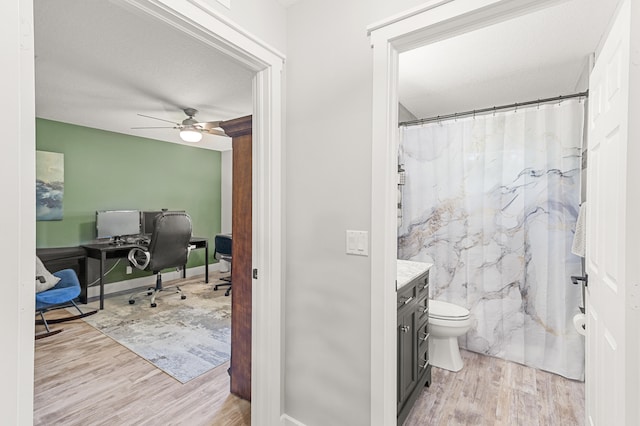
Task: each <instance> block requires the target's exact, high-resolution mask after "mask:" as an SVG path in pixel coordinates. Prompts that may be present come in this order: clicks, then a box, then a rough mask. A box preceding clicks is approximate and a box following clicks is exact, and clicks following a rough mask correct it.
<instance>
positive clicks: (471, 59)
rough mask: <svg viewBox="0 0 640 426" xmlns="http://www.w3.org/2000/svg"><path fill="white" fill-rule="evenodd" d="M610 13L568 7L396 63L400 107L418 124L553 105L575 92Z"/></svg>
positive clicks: (581, 2)
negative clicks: (537, 103)
mask: <svg viewBox="0 0 640 426" xmlns="http://www.w3.org/2000/svg"><path fill="white" fill-rule="evenodd" d="M615 6H616V1H614V0H606V1H603V0H572V1H568V2H565V3H562V4H560V5H557V6H554V7H551V8H547V9H544V10H541V11H538V12H536V13H533V14H529V15H527V16H524V17H521V18H517V19H513V20H510V21H506V22H502V23H499V24H496V25H493V26H490V27H487V28H484V29H481V30H477V31H473V32H470V33H467V34H464V35H461V36H458V37H454V38H451V39H448V40H445V41H442V42H438V43H435V44H432V45H429V46H425V47H422V48H420V49H416V50H413V51H409V52H406V53H403V54H401V55H400V74H399V93H400V102H401V103H402V104H403V105H404V106H405V108H407V109H408V110H409V111H411V112H412V113H413V114H414V115H415V116H416V117H418V118H426V117H432V116H437V115H445V114H452V113H456V112H463V111H468V110H473V109H480V108H486V107H492V106H495V105H504V104H511V103H515V102H524V101H530V100H536V99H540V98H544V97H554V96H558V95H566V94H569V93H574V92H575V91H576V90H584V89H585V88H586V87H581V88H579V87H577V83H578V80H579V78H580V76H581V74H582V73H583V71H584V70H585V69H586V66H587V64H588V56H589V54H590V53H592V52H595V50H596V47H597V45H598V42H599V40H600V37H601V35H602V34H603V33H604V31H605V30H606V28H607V25H608V22H609V19H610V17H611V16H612V14H613V12H614V10H615Z"/></svg>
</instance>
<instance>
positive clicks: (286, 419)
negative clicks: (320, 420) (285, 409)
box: [281, 414, 307, 426]
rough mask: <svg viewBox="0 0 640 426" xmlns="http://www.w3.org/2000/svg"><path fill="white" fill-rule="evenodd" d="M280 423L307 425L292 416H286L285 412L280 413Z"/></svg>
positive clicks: (291, 425)
mask: <svg viewBox="0 0 640 426" xmlns="http://www.w3.org/2000/svg"><path fill="white" fill-rule="evenodd" d="M281 424H282V426H307V425H305V424H304V423H302V422H301V421H298V420H296V419H294V418H293V417H291V416H288V415H286V414H283V415H282V418H281Z"/></svg>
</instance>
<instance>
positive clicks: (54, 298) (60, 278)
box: [35, 257, 98, 339]
mask: <svg viewBox="0 0 640 426" xmlns="http://www.w3.org/2000/svg"><path fill="white" fill-rule="evenodd" d="M36 274H37V275H36V315H40V318H41V319H39V320H36V324H39V325H44V328H45V330H46V331H45V332H42V333H39V334H36V336H35V338H36V339H42V338H43V337H49V336H53V335H54V334H58V333H60V332H62V329H61V328H60V329H57V330H51V329H50V328H49V324H58V323H61V322H67V321H72V320H76V319H80V318H84V317H88V316H89V315H93V314H95V313H96V312H98V311H97V310H94V311H91V312H82V310H81V309H80V308H79V307H78V305H76V302H74V300H73V299H75V298H77V297H78V296H79V295H80V281H79V280H78V276H77V275H76V272H75V271H74V270H73V269H63V270H61V271H57V272H54V273H53V274H51V273H50V272H49V271H47V270H46V268H45V267H44V265H42V262H41V261H40V259H39V258H38V257H36ZM70 306H73V307H74V308H76V309H77V310H78V312H79V314H78V315H73V316H66V317H63V318H56V319H50V320H48V321H47V319H46V318H45V317H44V314H45V313H46V312H48V311H50V310H54V309H61V308H66V307H70Z"/></svg>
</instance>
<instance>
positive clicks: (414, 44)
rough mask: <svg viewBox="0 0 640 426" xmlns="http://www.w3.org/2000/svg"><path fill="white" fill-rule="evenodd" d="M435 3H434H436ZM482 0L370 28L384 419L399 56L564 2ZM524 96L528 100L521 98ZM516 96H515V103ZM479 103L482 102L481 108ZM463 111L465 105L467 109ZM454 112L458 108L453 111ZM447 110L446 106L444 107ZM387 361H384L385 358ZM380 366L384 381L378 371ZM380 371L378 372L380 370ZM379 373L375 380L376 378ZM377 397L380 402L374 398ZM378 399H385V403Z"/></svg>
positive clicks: (377, 386)
mask: <svg viewBox="0 0 640 426" xmlns="http://www.w3.org/2000/svg"><path fill="white" fill-rule="evenodd" d="M434 3H436V4H434ZM533 3H534V2H528V1H513V2H506V1H482V2H476V4H474V5H470V4H462V3H460V2H440V3H437V2H431V3H430V4H428V5H425V6H424V7H422V8H419V9H415V10H413V11H411V13H407V14H406V15H405V16H403V17H396V19H394V20H393V21H388V22H385V23H381V24H378V25H376V26H375V27H370V28H369V32H370V35H371V40H372V44H373V47H374V52H373V58H374V59H373V61H374V85H373V87H374V95H373V112H374V120H373V123H374V129H373V168H374V169H375V170H378V171H381V173H378V174H374V175H373V177H372V187H373V189H372V193H373V198H372V212H373V213H372V229H380V230H381V231H380V232H377V233H372V253H371V257H372V259H371V264H372V274H371V276H372V281H373V282H372V299H373V305H374V306H382V307H383V310H384V314H383V315H380V311H376V312H375V314H373V313H372V319H371V322H372V347H373V352H374V354H375V353H376V352H377V351H378V350H379V351H380V352H381V353H385V356H384V357H383V356H381V357H380V358H377V357H375V356H373V357H372V383H373V387H372V408H371V418H372V419H376V418H381V419H384V420H383V421H382V422H381V423H380V424H383V423H385V422H391V421H393V417H394V416H395V413H394V408H395V407H393V405H392V401H394V400H395V399H394V397H395V395H394V389H395V386H396V385H395V380H396V377H395V371H396V370H395V365H396V360H395V354H394V353H393V349H392V348H394V345H395V339H396V319H395V317H394V311H393V310H394V308H395V305H394V304H393V301H394V300H395V293H394V292H393V291H392V288H391V287H392V286H388V285H385V283H389V282H392V281H393V279H395V265H394V264H393V256H394V255H395V253H396V252H397V240H396V239H397V233H396V232H395V231H396V227H397V215H396V213H397V212H396V198H397V197H396V191H397V189H396V188H397V187H396V171H397V164H396V160H397V156H396V155H397V154H396V153H397V148H398V132H397V123H398V119H397V118H398V99H399V94H398V86H397V81H398V66H399V55H400V54H401V53H403V52H408V51H410V50H412V49H415V48H418V47H421V46H425V45H428V44H431V43H436V42H438V41H442V40H448V39H450V38H452V37H455V36H458V35H461V34H466V33H469V32H471V31H473V30H475V29H478V28H483V27H486V26H489V25H493V24H495V23H498V22H504V21H507V20H509V19H512V18H515V17H519V16H524V15H527V14H529V13H531V12H534V11H537V10H540V9H542V8H545V7H550V6H554V5H557V4H560V3H562V2H561V1H546V2H544V4H542V5H541V4H540V3H542V2H537V3H538V4H533ZM522 100H527V99H526V98H525V99H522ZM517 101H519V100H518V99H514V100H512V102H517ZM483 106H486V105H481V106H478V107H483ZM463 111H464V109H463ZM450 112H451V113H454V112H457V111H455V110H454V111H450ZM442 113H447V111H442ZM385 360H386V361H385ZM381 371H382V375H383V377H382V380H381V378H380V374H381V373H380V372H381ZM376 372H377V373H376ZM374 377H375V378H377V381H374V380H373V379H374ZM375 401H377V402H378V405H376V403H374V402H375ZM380 401H384V404H381V403H380Z"/></svg>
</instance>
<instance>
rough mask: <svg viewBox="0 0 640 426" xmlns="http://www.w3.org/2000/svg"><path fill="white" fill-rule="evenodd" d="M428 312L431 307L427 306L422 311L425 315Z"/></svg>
mask: <svg viewBox="0 0 640 426" xmlns="http://www.w3.org/2000/svg"><path fill="white" fill-rule="evenodd" d="M427 312H429V307H428V306H427V307H425V308H424V309H423V310H422V313H423V314H426V313H427Z"/></svg>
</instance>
